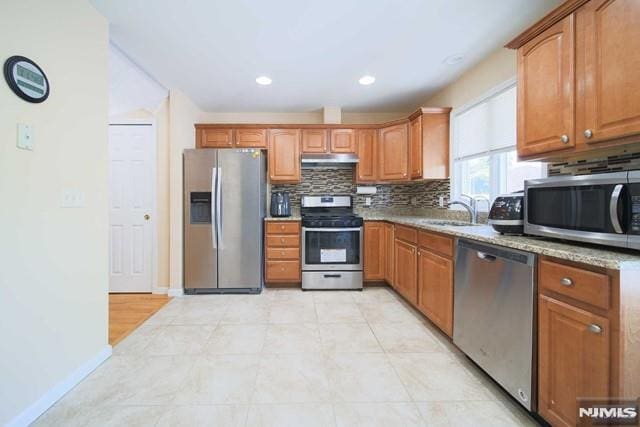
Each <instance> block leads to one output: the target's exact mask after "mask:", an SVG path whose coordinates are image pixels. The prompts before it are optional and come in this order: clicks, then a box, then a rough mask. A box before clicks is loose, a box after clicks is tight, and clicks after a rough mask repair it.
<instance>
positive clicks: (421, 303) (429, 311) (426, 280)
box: [417, 248, 453, 336]
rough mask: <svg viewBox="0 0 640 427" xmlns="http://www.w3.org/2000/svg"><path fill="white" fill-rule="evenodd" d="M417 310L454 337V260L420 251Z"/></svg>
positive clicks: (421, 249) (423, 250) (424, 250)
mask: <svg viewBox="0 0 640 427" xmlns="http://www.w3.org/2000/svg"><path fill="white" fill-rule="evenodd" d="M417 308H418V310H420V311H421V312H422V313H423V314H424V315H425V316H427V317H428V318H429V319H430V320H431V321H432V322H433V323H435V324H436V325H437V326H438V327H440V329H442V330H443V331H444V332H445V333H446V334H447V335H449V336H452V335H453V260H451V259H449V258H445V257H444V256H441V255H438V254H436V253H434V252H431V251H428V250H426V249H423V248H420V249H418V301H417Z"/></svg>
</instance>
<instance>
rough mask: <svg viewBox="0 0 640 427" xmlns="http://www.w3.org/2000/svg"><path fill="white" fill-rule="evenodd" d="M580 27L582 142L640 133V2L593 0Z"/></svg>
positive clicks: (585, 8) (579, 126) (579, 133)
mask: <svg viewBox="0 0 640 427" xmlns="http://www.w3.org/2000/svg"><path fill="white" fill-rule="evenodd" d="M576 33H577V46H578V50H577V56H576V62H577V74H578V103H577V111H576V134H577V135H576V137H577V140H578V143H579V144H582V143H584V144H591V143H597V142H602V141H607V140H612V139H616V138H623V137H628V136H634V135H638V134H640V2H639V1H638V0H591V1H590V2H588V3H586V4H585V5H584V6H582V7H581V8H580V9H579V10H578V12H577V15H576ZM635 141H637V139H635Z"/></svg>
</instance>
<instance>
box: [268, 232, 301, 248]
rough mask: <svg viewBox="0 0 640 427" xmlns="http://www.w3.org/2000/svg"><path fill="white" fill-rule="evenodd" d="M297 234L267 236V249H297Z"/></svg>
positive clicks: (298, 242) (298, 237) (298, 240)
mask: <svg viewBox="0 0 640 427" xmlns="http://www.w3.org/2000/svg"><path fill="white" fill-rule="evenodd" d="M299 247H300V235H299V234H295V235H293V234H289V235H286V234H272V235H269V234H268V235H267V248H299Z"/></svg>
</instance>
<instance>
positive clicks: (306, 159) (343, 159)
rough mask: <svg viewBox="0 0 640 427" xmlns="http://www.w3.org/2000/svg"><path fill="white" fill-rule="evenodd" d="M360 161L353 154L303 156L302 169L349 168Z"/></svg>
mask: <svg viewBox="0 0 640 427" xmlns="http://www.w3.org/2000/svg"><path fill="white" fill-rule="evenodd" d="M359 161H360V159H359V158H358V155H357V154H353V153H320V154H303V155H302V167H303V168H321V167H342V168H349V167H352V166H354V165H355V164H356V163H358V162H359Z"/></svg>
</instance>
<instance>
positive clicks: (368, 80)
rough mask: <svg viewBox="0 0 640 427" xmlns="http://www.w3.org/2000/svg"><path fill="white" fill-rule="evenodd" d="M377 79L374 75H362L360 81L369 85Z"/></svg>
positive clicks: (364, 84)
mask: <svg viewBox="0 0 640 427" xmlns="http://www.w3.org/2000/svg"><path fill="white" fill-rule="evenodd" d="M375 81H376V78H375V77H373V76H362V77H360V80H358V83H360V84H361V85H363V86H368V85H370V84H373V82H375Z"/></svg>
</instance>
